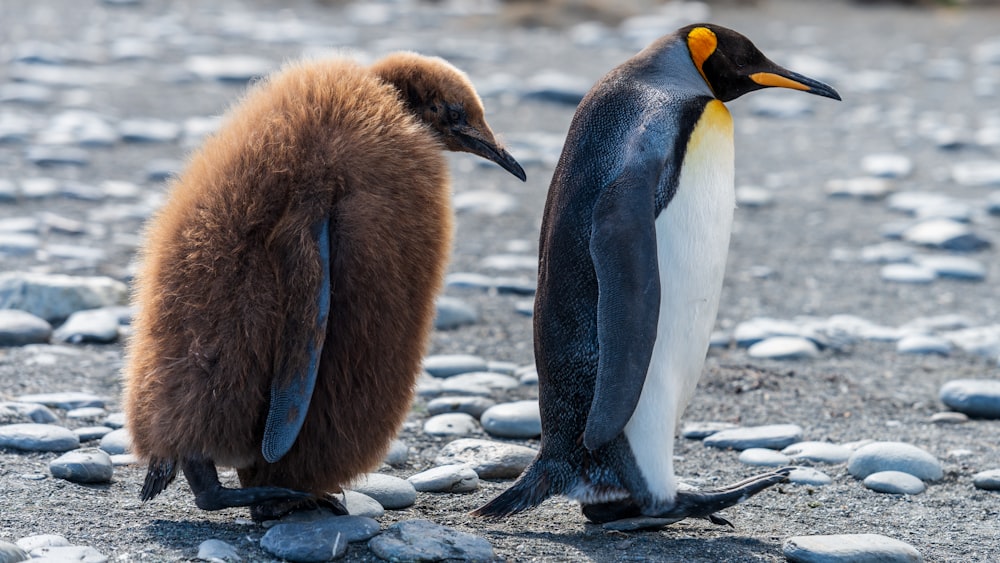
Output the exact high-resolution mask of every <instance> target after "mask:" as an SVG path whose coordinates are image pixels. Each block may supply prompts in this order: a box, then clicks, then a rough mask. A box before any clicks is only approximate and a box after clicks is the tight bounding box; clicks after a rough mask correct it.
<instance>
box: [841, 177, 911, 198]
mask: <svg viewBox="0 0 1000 563" xmlns="http://www.w3.org/2000/svg"><path fill="white" fill-rule="evenodd" d="M894 189H895V186H894V185H893V183H892V182H889V181H888V180H886V179H884V178H869V177H862V178H850V179H847V180H830V181H829V182H827V183H826V195H828V196H830V197H856V198H860V199H869V200H874V199H882V198H884V197H886V196H888V195H889V194H891V193H892V192H893V190H894Z"/></svg>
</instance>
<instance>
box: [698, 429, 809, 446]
mask: <svg viewBox="0 0 1000 563" xmlns="http://www.w3.org/2000/svg"><path fill="white" fill-rule="evenodd" d="M800 438H802V427H801V426H799V425H798V424H768V425H764V426H744V427H740V428H733V429H730V430H722V431H720V432H716V433H715V434H712V435H711V436H708V437H707V438H705V439H704V443H705V445H706V446H710V447H713V448H732V449H734V450H745V449H748V448H770V449H781V448H784V447H787V446H790V445H791V444H794V443H795V442H798V441H799V439H800Z"/></svg>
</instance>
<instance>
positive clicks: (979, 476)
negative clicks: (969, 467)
mask: <svg viewBox="0 0 1000 563" xmlns="http://www.w3.org/2000/svg"><path fill="white" fill-rule="evenodd" d="M972 484H973V485H975V487H976V488H977V489H983V490H984V491H1000V469H989V470H986V471H980V472H979V473H976V474H975V475H973V476H972Z"/></svg>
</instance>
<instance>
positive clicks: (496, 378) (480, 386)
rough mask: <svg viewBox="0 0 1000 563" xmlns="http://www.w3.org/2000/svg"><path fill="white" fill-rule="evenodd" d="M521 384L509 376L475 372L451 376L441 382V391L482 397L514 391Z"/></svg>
mask: <svg viewBox="0 0 1000 563" xmlns="http://www.w3.org/2000/svg"><path fill="white" fill-rule="evenodd" d="M520 385H521V382H520V381H518V380H517V379H515V378H514V377H512V376H510V375H503V374H502V373H492V372H488V371H477V372H472V373H463V374H459V375H453V376H451V377H448V378H446V379H445V380H444V381H442V382H441V390H442V391H444V392H446V393H454V394H456V395H462V394H468V395H482V394H484V392H485V394H490V393H491V392H492V391H501V390H508V389H516V388H517V387H519V386H520Z"/></svg>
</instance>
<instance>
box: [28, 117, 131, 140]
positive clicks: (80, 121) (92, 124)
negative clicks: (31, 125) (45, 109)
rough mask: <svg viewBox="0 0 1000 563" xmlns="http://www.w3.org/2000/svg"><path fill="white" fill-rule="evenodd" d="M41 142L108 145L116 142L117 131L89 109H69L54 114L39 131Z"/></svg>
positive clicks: (103, 118)
mask: <svg viewBox="0 0 1000 563" xmlns="http://www.w3.org/2000/svg"><path fill="white" fill-rule="evenodd" d="M38 140H39V142H41V143H48V144H56V145H60V144H62V145H69V144H75V145H80V146H83V147H110V146H112V145H114V144H115V143H116V142H118V132H117V131H115V128H114V127H113V126H112V125H111V124H110V123H109V122H108V120H107V119H106V118H105V117H104V116H102V115H99V114H97V113H94V112H91V111H80V110H69V111H64V112H61V113H58V114H56V115H55V116H53V117H52V119H51V120H50V121H49V124H48V126H47V127H46V128H45V129H44V130H42V131H40V132H39V134H38Z"/></svg>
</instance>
